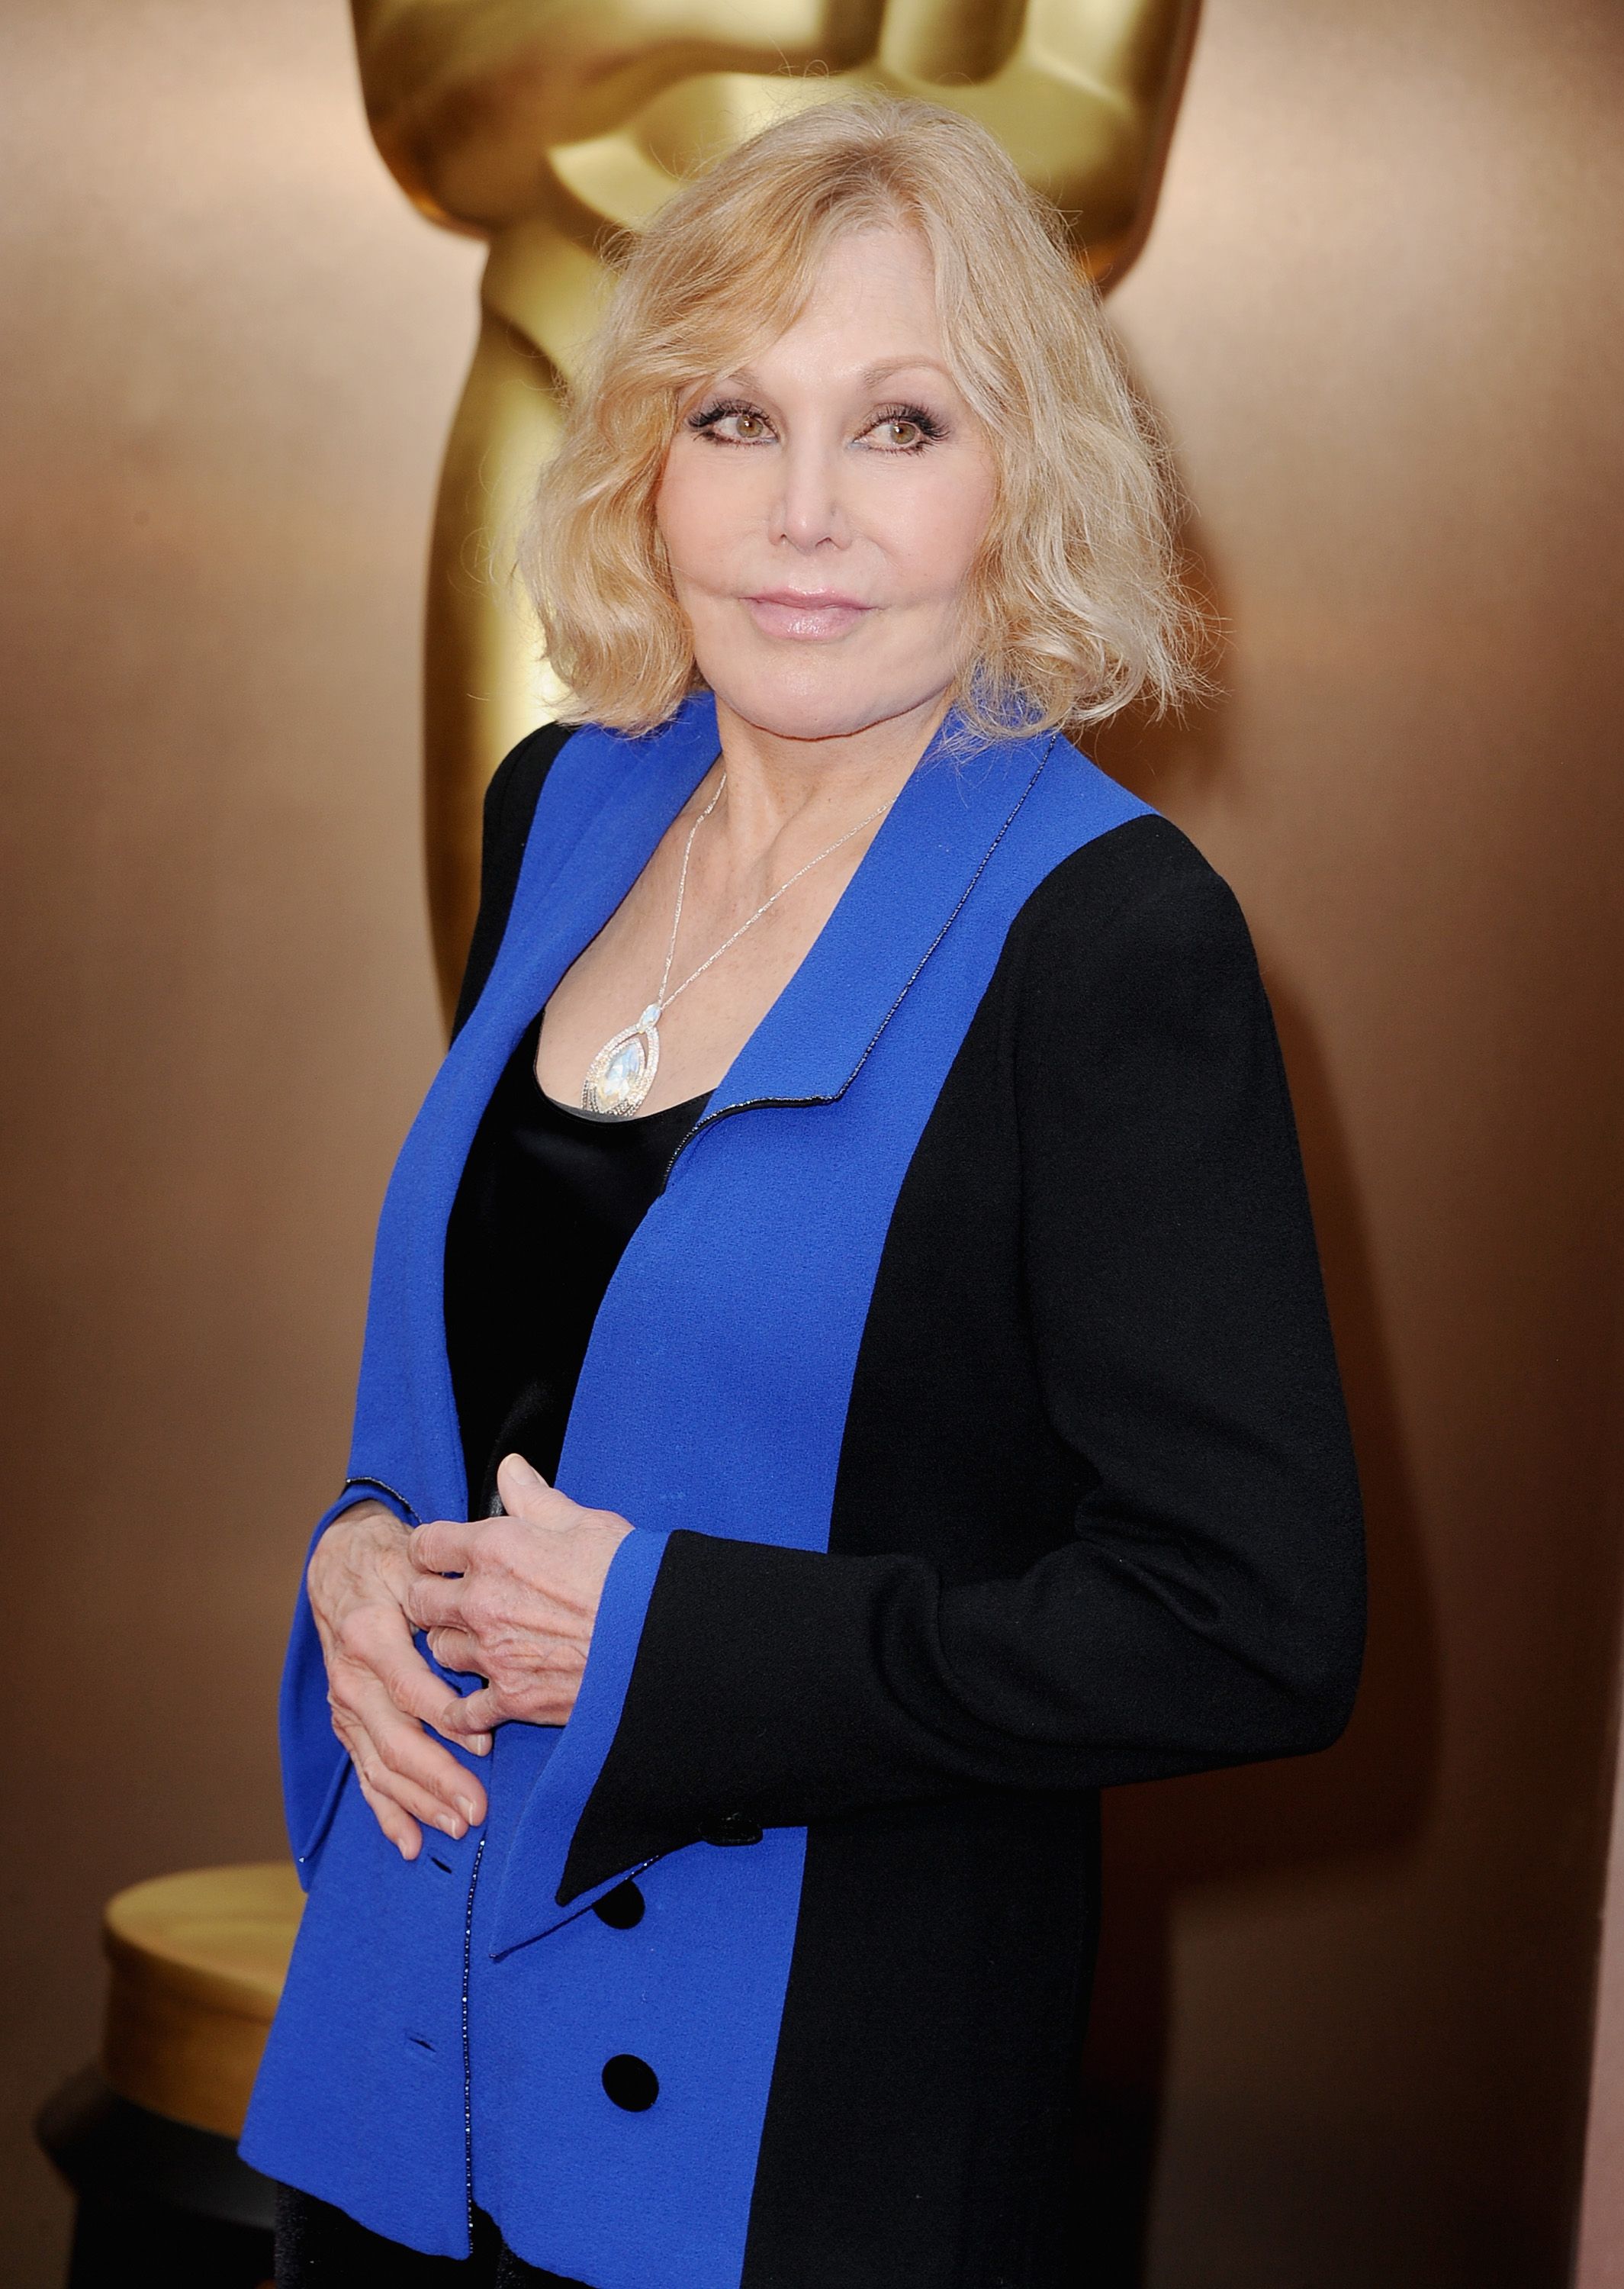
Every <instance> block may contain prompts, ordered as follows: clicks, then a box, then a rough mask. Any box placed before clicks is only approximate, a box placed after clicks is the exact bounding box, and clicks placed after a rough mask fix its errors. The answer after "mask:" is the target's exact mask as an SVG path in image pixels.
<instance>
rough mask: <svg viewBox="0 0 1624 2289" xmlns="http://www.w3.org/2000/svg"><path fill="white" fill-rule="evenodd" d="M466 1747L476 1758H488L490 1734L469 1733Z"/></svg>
mask: <svg viewBox="0 0 1624 2289" xmlns="http://www.w3.org/2000/svg"><path fill="white" fill-rule="evenodd" d="M468 1746H469V1747H470V1748H471V1749H472V1750H473V1751H474V1755H475V1756H476V1757H488V1756H489V1755H490V1734H489V1733H471V1734H470V1735H468Z"/></svg>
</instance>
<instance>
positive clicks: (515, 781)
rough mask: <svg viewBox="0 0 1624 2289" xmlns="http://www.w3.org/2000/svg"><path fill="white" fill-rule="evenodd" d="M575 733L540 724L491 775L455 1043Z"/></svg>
mask: <svg viewBox="0 0 1624 2289" xmlns="http://www.w3.org/2000/svg"><path fill="white" fill-rule="evenodd" d="M574 729H575V726H574V725H573V724H572V723H543V724H542V725H541V726H540V728H539V729H538V730H534V731H531V732H530V733H529V734H528V736H527V737H526V738H522V739H521V740H520V742H519V744H518V746H516V747H513V748H511V749H510V750H509V751H508V753H507V754H506V755H504V757H503V758H502V761H501V762H499V763H498V765H497V767H496V770H494V771H493V772H492V773H491V775H490V786H488V787H487V788H486V789H485V810H484V841H483V842H482V845H481V850H480V910H479V914H478V917H477V919H476V920H475V921H474V936H473V938H472V940H471V941H470V943H469V946H468V959H467V961H466V964H465V965H464V968H463V975H462V991H461V993H458V997H457V1014H456V1016H455V1017H453V1018H452V1020H451V1039H452V1040H453V1041H455V1040H456V1038H457V1036H458V1033H461V1031H462V1029H463V1027H464V1026H465V1025H466V1024H467V1022H468V1018H469V1016H470V1014H471V1012H472V1010H473V1009H474V1003H475V1002H476V1001H478V1000H479V998H480V995H481V994H482V993H483V992H484V990H485V980H486V979H487V978H488V977H490V973H491V970H492V969H493V968H494V967H495V964H496V958H497V955H498V952H499V951H500V949H501V945H502V933H503V931H504V930H505V929H506V928H507V917H508V914H509V913H510V911H511V910H512V907H513V892H514V891H515V890H516V889H518V887H519V870H520V868H521V866H522V865H523V864H524V846H525V843H526V842H527V841H529V832H530V821H531V820H532V819H533V818H535V816H536V805H537V802H539V801H540V799H541V790H542V787H543V786H544V785H545V782H546V777H547V773H548V772H549V771H550V770H552V768H553V760H554V758H555V757H556V755H557V754H558V751H559V749H560V748H561V746H563V744H564V742H565V740H566V739H567V738H569V735H570V733H571V732H572V731H573V730H574Z"/></svg>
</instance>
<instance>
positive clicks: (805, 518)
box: [767, 439, 851, 555]
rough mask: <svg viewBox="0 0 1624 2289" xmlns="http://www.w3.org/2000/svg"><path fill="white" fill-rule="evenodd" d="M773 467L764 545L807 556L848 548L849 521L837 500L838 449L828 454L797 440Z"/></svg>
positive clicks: (821, 447) (826, 449)
mask: <svg viewBox="0 0 1624 2289" xmlns="http://www.w3.org/2000/svg"><path fill="white" fill-rule="evenodd" d="M775 463H776V474H777V476H778V480H779V485H778V493H777V498H776V500H775V501H774V503H773V505H772V508H771V510H770V512H769V514H768V533H767V537H768V540H770V541H772V542H774V543H777V542H783V543H784V544H785V545H786V546H789V547H791V548H793V549H796V550H799V551H800V552H801V553H802V554H808V555H810V554H812V552H813V551H814V550H816V549H818V548H823V547H832V548H845V547H847V546H849V544H850V541H851V521H850V518H849V516H848V514H847V509H846V504H845V502H844V500H843V498H842V497H841V495H842V487H841V483H840V478H841V456H840V448H839V446H835V447H834V448H833V449H832V450H831V449H830V448H829V447H828V446H826V445H824V444H821V443H815V442H813V441H812V440H810V439H805V440H800V441H797V442H795V443H790V444H788V445H786V446H785V447H784V449H783V451H781V452H780V453H779V454H777V455H776V457H775Z"/></svg>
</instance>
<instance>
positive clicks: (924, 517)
mask: <svg viewBox="0 0 1624 2289" xmlns="http://www.w3.org/2000/svg"><path fill="white" fill-rule="evenodd" d="M996 498H997V491H996V484H995V481H994V478H993V475H992V472H991V469H990V468H989V467H985V466H984V465H983V464H980V463H977V462H972V463H970V464H969V465H968V466H966V465H965V464H964V463H963V462H960V463H959V464H957V465H956V466H955V465H951V464H943V465H939V466H938V467H936V468H935V469H933V470H932V471H931V472H930V474H929V476H928V478H927V479H926V480H924V481H922V482H921V483H920V484H919V486H918V488H917V489H916V491H914V494H913V498H912V499H911V500H910V501H909V503H908V506H907V514H905V516H903V517H901V518H897V519H894V520H893V539H892V547H893V552H894V554H896V556H897V557H898V559H899V560H900V562H902V563H903V564H905V566H906V577H907V578H908V583H909V586H911V587H912V589H913V590H914V593H915V594H919V595H920V596H939V597H941V598H943V600H945V599H946V598H947V597H948V596H949V595H950V594H956V593H957V591H958V590H959V587H960V586H962V585H963V583H964V580H965V578H966V576H967V574H968V572H969V570H970V568H971V566H972V565H973V564H974V563H975V559H976V556H977V554H979V552H980V549H981V545H982V542H983V538H985V536H986V531H987V527H988V524H989V523H990V522H991V516H992V511H993V506H994V504H995V501H996Z"/></svg>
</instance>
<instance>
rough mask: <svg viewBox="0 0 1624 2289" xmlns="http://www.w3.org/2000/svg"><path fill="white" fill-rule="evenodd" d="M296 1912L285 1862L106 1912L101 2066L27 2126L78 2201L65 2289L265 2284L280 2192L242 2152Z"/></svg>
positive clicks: (174, 1880) (229, 2288)
mask: <svg viewBox="0 0 1624 2289" xmlns="http://www.w3.org/2000/svg"><path fill="white" fill-rule="evenodd" d="M302 1905H303V1899H302V1895H301V1894H300V1892H299V1882H298V1879H297V1878H296V1877H295V1875H294V1873H293V1870H292V1868H291V1866H289V1865H287V1864H286V1863H284V1862H274V1863H267V1864H266V1865H262V1866H254V1867H242V1868H204V1869H197V1870H191V1871H189V1872H187V1874H184V1875H179V1876H160V1877H157V1878H155V1879H154V1880H153V1881H152V1882H150V1883H146V1884H136V1885H133V1886H131V1888H130V1889H129V1890H128V1891H126V1892H120V1893H118V1894H116V1896H115V1898H113V1899H112V1900H110V1901H109V1902H107V1910H106V1915H105V1918H104V1921H103V1942H104V1944H105V1946H106V1949H107V1958H108V1961H109V1963H110V1964H111V1966H112V1973H113V1976H112V1983H111V1987H110V1989H109V1991H108V1997H107V2023H106V2030H105V2034H104V2038H103V2044H102V2057H101V2063H100V2067H92V2068H89V2069H87V2070H85V2071H84V2073H83V2074H79V2075H76V2076H75V2077H74V2078H73V2079H72V2081H70V2082H68V2084H66V2085H65V2086H64V2087H63V2088H62V2089H61V2090H60V2091H59V2092H58V2093H57V2094H56V2095H55V2097H53V2098H52V2100H51V2101H50V2102H49V2103H48V2104H47V2105H46V2106H45V2107H44V2108H43V2109H42V2110H41V2113H40V2116H39V2119H38V2122H37V2125H36V2129H37V2133H38V2137H39V2141H40V2144H41V2145H42V2146H43V2147H44V2149H45V2152H46V2153H47V2154H48V2155H49V2156H50V2157H51V2159H52V2162H54V2163H55V2165H56V2166H57V2168H58V2169H59V2170H60V2172H61V2173H62V2175H63V2176H64V2177H65V2178H66V2179H67V2181H68V2184H69V2185H70V2186H71V2187H72V2188H73V2189H74V2192H75V2194H76V2197H77V2200H78V2210H77V2215H76V2221H75V2228H74V2242H73V2253H72V2256H71V2258H70V2261H69V2265H68V2289H113V2285H114V2284H115V2283H116V2284H119V2285H121V2289H124V2285H127V2284H128V2283H129V2282H131V2280H133V2279H136V2278H138V2277H139V2278H147V2279H155V2280H161V2281H163V2283H164V2285H165V2289H260V2285H261V2284H268V2283H269V2281H270V2277H271V2268H272V2229H273V2226H274V2223H275V2189H274V2188H273V2187H272V2186H271V2184H270V2183H269V2181H267V2180H266V2179H264V2178H262V2177H260V2176H259V2173H258V2172H257V2171H254V2170H251V2169H250V2168H249V2167H248V2165H247V2164H246V2163H244V2162H243V2161H240V2160H239V2159H238V2157H237V2152H236V2138H237V2134H238V2133H239V2132H240V2130H241V2129H242V2126H243V2113H244V2110H246V2108H247V2104H248V2095H249V2092H250V2090H251V2088H252V2086H253V2078H254V2073H255V2070H256V2069H257V2067H258V2065H259V2054H260V2052H261V2050H262V2049H263V2048H264V2045H265V2036H266V2030H267V2027H268V2026H269V2025H270V2022H271V2014H272V2013H273V2012H274V2011H275V2007H276V2001H277V1998H278V1996H279V1995H280V1994H281V1992H282V1982H283V1976H284V1974H285V1973H286V1971H287V1966H288V1957H289V1954H290V1952H291V1949H292V1945H293V1938H294V1934H295V1933H296V1932H297V1930H298V1928H299V1911H300V1909H301V1907H302Z"/></svg>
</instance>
